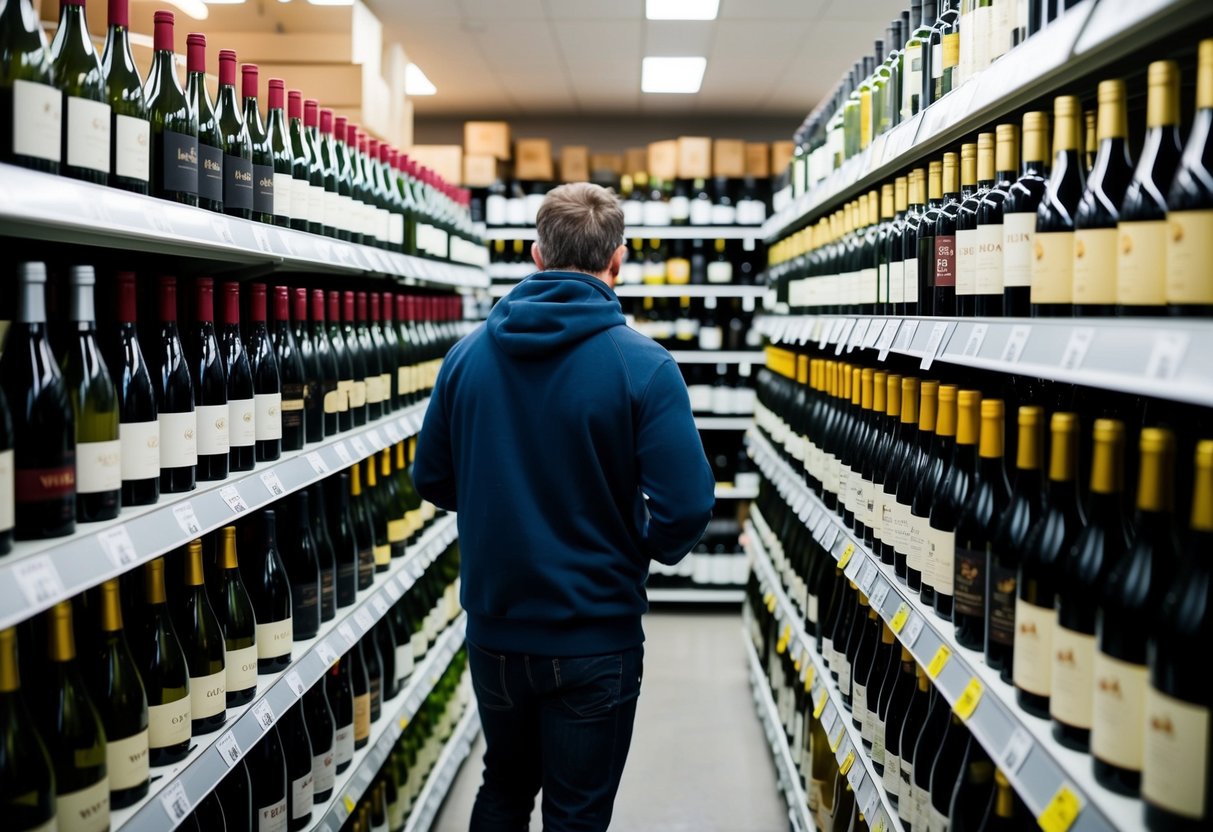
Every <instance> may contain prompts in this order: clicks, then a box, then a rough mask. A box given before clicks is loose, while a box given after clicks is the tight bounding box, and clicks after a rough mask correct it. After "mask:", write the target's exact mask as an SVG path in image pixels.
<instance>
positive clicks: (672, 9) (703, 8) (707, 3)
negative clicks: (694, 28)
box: [644, 0, 720, 20]
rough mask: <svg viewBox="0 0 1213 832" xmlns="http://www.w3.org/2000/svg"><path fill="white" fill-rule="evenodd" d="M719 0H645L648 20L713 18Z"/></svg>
mask: <svg viewBox="0 0 1213 832" xmlns="http://www.w3.org/2000/svg"><path fill="white" fill-rule="evenodd" d="M718 11H720V0H645V4H644V16H645V17H647V18H648V19H649V20H715V19H716V13H717V12H718Z"/></svg>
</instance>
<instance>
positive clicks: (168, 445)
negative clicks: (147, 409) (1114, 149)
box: [160, 410, 198, 468]
mask: <svg viewBox="0 0 1213 832" xmlns="http://www.w3.org/2000/svg"><path fill="white" fill-rule="evenodd" d="M197 464H198V423H197V422H196V421H195V419H194V411H192V410H190V411H188V412H186V413H161V414H160V466H161V467H162V468H184V467H187V466H190V465H197Z"/></svg>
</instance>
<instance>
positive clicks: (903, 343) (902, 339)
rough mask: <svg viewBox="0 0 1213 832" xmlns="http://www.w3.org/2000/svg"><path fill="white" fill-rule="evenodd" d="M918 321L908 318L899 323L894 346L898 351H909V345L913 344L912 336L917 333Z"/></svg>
mask: <svg viewBox="0 0 1213 832" xmlns="http://www.w3.org/2000/svg"><path fill="white" fill-rule="evenodd" d="M919 323H920V322H919V321H914V320H908V321H904V322H903V323H902V324H901V328H900V329H898V330H897V342H896V343H895V344H894V348H895V349H896V350H897V351H898V352H909V351H910V347H912V346H913V345H914V336H915V335H917V334H918V324H919Z"/></svg>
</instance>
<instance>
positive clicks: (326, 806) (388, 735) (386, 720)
mask: <svg viewBox="0 0 1213 832" xmlns="http://www.w3.org/2000/svg"><path fill="white" fill-rule="evenodd" d="M466 623H467V622H466V614H463V613H461V614H460V616H459V618H457V619H456V620H455V623H453V624H452V625H451V626H450V627H448V628H447V630H446V632H444V633H443V634H442V635H440V636H439V637H438V640H437V641H436V642H435V643H434V646H433V647H431V648H430V651H429V653H427V654H426V656H425V658H424V659H422V661H421V664H420V665H418V666H417V667H415V668H414V669H413V674H412V676H410V677H409V681H408V684H407V685H406V686H405V689H404V690H402V691H401V692H400V693H399V694H398V695H397V699H396V703H397V705H398V707H397V708H395V709H394V710H390V711H389V710H388V709H386V708H385V709H384V710H383V712H382V713H381V714H380V715H379V719H378V721H376V722H373V723H371V736H370V742H369V743H368V744H367V745H366V747H364V748H361V749H359V750H358V751H355V752H354V759H353V762H352V763H351V765H350V767H349V768H348V769H346V770H345V771H343V772H342V773H341V774H339V775H337V779H336V782H335V783H334V784H333V795H332V797H330V798H329V799H328V800H327V801H325V802H324V803H322V804H317V805H316V806H314V807H313V809H312V823H311V824H310V825H309V828H310V829H324V830H326V832H340V829H341V826H342V824H344V823H345V821H346V819H347V818H349V816H350V811H351V809H350V807H351V806H357V804H358V801H359V799H361V797H362V795H363V794H365V793H366V790H367V789H369V788H370V786H371V782H372V781H373V780H374V779H375V775H376V774H377V773H378V772H379V769H380V768H382V767H383V763H384V761H386V760H387V758H388V755H390V754H391V753H392V748H393V747H395V745H396V741H397V740H398V739H400V735H401V733H403V732H404V729H405V727H406V726H407V725H408V724H409V721H410V720H412V719H413V717H415V716H416V715H417V712H418V711H419V710H421V706H422V705H423V704H424V703H425V700H426V698H427V697H428V696H429V695H430V691H432V690H433V689H434V685H436V684H438V680H439V679H440V678H442V674H443V673H444V672H446V669H447V667H448V666H450V664H451V659H453V658H454V657H455V654H456V653H458V652H459V649H460V648H461V647H462V646H463V635H464V627H465V625H466ZM469 709H470V710H475V709H476V708H475V705H474V704H472V705H470V706H469Z"/></svg>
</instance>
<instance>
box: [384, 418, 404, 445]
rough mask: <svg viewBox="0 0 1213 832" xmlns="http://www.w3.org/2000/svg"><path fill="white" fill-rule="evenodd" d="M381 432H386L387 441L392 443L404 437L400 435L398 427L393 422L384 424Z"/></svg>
mask: <svg viewBox="0 0 1213 832" xmlns="http://www.w3.org/2000/svg"><path fill="white" fill-rule="evenodd" d="M383 432H384V433H386V434H387V438H388V441H389V442H391V443H392V444H393V445H395V444H396V443H397V442H400V441H402V440H403V439H404V437H403V436H401V435H400V428H398V427H396V423H395V422H388V423H387V424H386V425H384V426H383Z"/></svg>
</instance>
